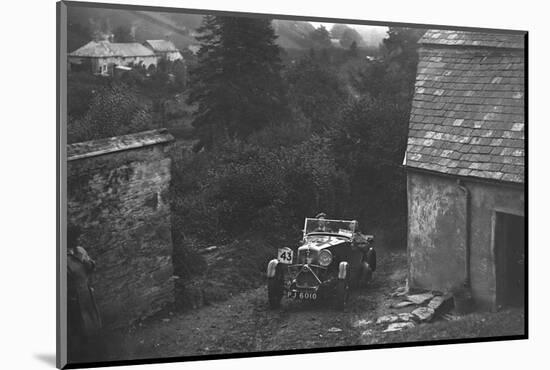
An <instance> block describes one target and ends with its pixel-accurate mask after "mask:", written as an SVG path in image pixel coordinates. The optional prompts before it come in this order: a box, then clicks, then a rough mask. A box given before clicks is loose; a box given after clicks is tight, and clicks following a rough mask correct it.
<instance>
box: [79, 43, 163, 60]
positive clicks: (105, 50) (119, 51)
mask: <svg viewBox="0 0 550 370" xmlns="http://www.w3.org/2000/svg"><path fill="white" fill-rule="evenodd" d="M69 56H74V57H88V58H105V57H146V56H155V53H154V52H153V50H151V49H149V48H147V47H145V46H143V45H141V44H140V43H138V42H128V43H114V42H108V41H90V42H89V43H87V44H86V45H84V46H82V47H81V48H79V49H77V50H75V51H73V52H72V53H70V54H69Z"/></svg>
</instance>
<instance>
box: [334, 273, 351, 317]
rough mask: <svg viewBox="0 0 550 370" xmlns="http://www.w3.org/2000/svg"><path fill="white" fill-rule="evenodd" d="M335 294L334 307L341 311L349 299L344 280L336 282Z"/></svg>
mask: <svg viewBox="0 0 550 370" xmlns="http://www.w3.org/2000/svg"><path fill="white" fill-rule="evenodd" d="M335 293H336V294H335V295H334V299H335V302H334V303H335V306H336V308H337V309H338V310H343V309H344V308H346V305H347V303H348V299H349V283H348V281H347V280H346V279H339V280H338V283H337V284H336V292H335Z"/></svg>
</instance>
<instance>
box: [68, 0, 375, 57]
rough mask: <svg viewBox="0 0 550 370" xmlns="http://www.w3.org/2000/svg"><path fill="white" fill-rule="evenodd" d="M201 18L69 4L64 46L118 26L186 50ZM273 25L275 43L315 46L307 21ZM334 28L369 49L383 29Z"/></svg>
mask: <svg viewBox="0 0 550 370" xmlns="http://www.w3.org/2000/svg"><path fill="white" fill-rule="evenodd" d="M202 18H203V15H200V14H184V13H158V12H147V11H140V10H119V9H98V8H85V7H69V17H68V19H69V27H68V30H69V32H68V49H69V52H71V51H74V50H75V49H77V48H79V47H80V46H82V45H84V44H85V43H87V42H88V41H90V39H93V38H96V39H98V38H99V39H105V38H108V37H109V36H112V34H113V33H115V32H116V30H117V28H120V27H124V28H128V29H130V31H131V34H132V36H133V38H134V39H135V40H136V41H137V42H144V41H145V40H148V39H167V40H170V41H172V42H173V43H174V44H175V45H176V47H178V48H179V49H187V48H188V47H189V46H190V45H197V44H198V42H197V40H196V39H195V30H196V29H197V28H198V27H199V26H200V24H201V23H202ZM273 28H274V30H275V33H276V34H277V35H278V39H277V44H279V46H281V47H282V48H283V49H286V50H309V49H311V48H313V47H315V45H314V43H313V42H312V40H311V38H310V34H311V32H313V31H314V30H315V27H314V26H313V25H312V24H311V23H310V22H305V21H289V20H278V19H276V20H273ZM336 28H340V29H342V30H345V29H351V31H352V32H353V33H354V34H356V35H357V37H359V38H362V40H361V41H362V42H360V43H359V45H361V46H366V47H369V48H373V47H377V46H378V45H379V43H380V42H381V40H382V39H383V38H384V36H385V32H386V28H385V27H368V26H358V25H353V26H346V25H338V26H337V27H336ZM340 36H341V35H340Z"/></svg>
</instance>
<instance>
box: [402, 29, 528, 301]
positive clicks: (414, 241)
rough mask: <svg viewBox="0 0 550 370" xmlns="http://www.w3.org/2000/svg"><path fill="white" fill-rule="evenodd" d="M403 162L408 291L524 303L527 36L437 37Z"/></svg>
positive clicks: (425, 40) (425, 45) (426, 41)
mask: <svg viewBox="0 0 550 370" xmlns="http://www.w3.org/2000/svg"><path fill="white" fill-rule="evenodd" d="M419 44H420V47H419V64H418V70H417V77H416V84H415V94H414V100H413V104H412V110H411V115H410V123H409V138H408V145H407V152H406V156H405V160H404V164H405V166H406V169H407V192H408V212H409V221H408V246H407V248H408V260H409V267H408V269H409V271H408V275H409V284H410V285H411V286H412V287H418V288H425V289H433V290H440V291H449V290H452V289H454V288H457V287H460V286H463V284H466V286H469V288H470V289H471V292H472V296H473V298H474V301H475V302H476V304H477V305H478V307H479V308H484V309H498V308H499V307H501V306H507V305H523V299H524V293H525V291H524V276H525V275H524V253H525V247H526V246H525V219H524V217H525V187H524V182H525V167H524V156H525V147H524V132H525V121H524V119H525V117H524V114H525V95H524V94H525V92H524V77H525V60H524V58H525V56H524V47H525V37H524V35H522V34H517V33H515V34H492V33H480V32H464V31H439V30H429V31H428V32H427V33H426V34H425V35H424V36H423V37H422V38H421V40H420V41H419Z"/></svg>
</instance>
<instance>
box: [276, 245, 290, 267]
mask: <svg viewBox="0 0 550 370" xmlns="http://www.w3.org/2000/svg"><path fill="white" fill-rule="evenodd" d="M293 257H294V252H293V251H292V249H290V248H279V250H278V251H277V259H278V260H279V262H281V263H286V264H287V265H290V264H292V260H293Z"/></svg>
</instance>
